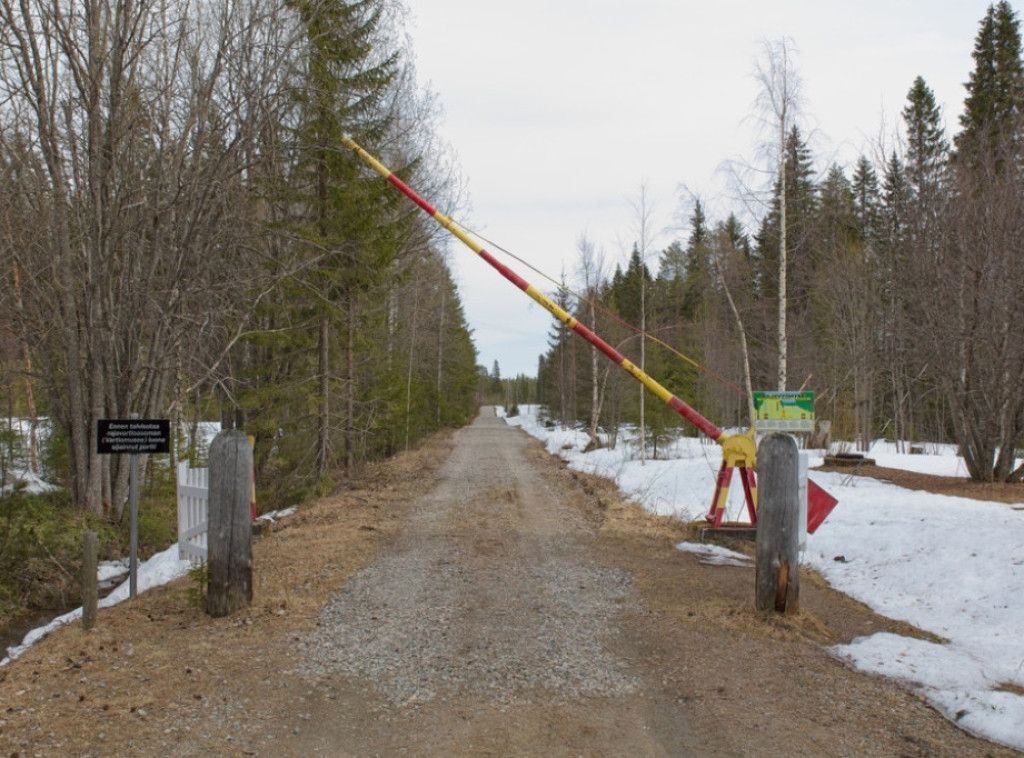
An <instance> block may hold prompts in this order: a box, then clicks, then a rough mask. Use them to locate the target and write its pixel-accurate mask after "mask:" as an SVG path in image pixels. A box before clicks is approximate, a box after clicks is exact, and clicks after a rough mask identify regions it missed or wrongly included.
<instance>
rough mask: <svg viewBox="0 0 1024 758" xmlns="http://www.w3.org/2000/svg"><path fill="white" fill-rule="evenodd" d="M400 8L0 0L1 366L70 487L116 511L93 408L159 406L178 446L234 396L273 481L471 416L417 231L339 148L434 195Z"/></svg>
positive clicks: (121, 475)
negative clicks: (347, 144)
mask: <svg viewBox="0 0 1024 758" xmlns="http://www.w3.org/2000/svg"><path fill="white" fill-rule="evenodd" d="M403 12H404V11H403V8H402V6H401V5H400V4H399V3H397V2H392V1H391V0H356V1H354V2H353V1H343V0H198V1H196V0H191V1H190V2H182V1H180V0H114V1H110V0H78V1H76V2H74V3H68V2H66V1H65V0H25V1H24V2H13V1H12V0H0V276H2V277H3V280H4V284H3V287H0V325H2V329H0V333H2V334H0V340H2V342H0V351H2V352H0V357H2V368H3V375H2V379H0V385H2V387H0V388H2V391H3V398H4V400H5V404H6V406H7V407H6V409H5V410H6V411H7V412H8V416H12V417H13V416H22V417H25V418H31V419H40V418H45V419H47V420H48V423H49V429H50V433H49V434H48V435H47V440H48V442H47V444H46V445H44V446H43V447H42V449H41V452H40V453H39V456H38V461H36V462H34V465H38V466H41V467H43V468H44V473H45V475H46V477H47V478H48V479H49V480H51V481H53V482H54V483H56V484H62V485H66V488H67V491H68V493H69V495H70V502H71V503H72V504H73V505H74V506H75V507H76V508H77V509H81V510H82V511H84V512H86V513H91V514H95V515H97V516H100V517H102V518H104V519H108V520H111V521H114V522H118V521H120V519H121V517H122V514H123V509H124V504H125V501H126V496H127V488H128V465H129V456H99V455H97V454H96V449H95V447H96V446H95V429H96V422H97V420H98V419H103V418H128V417H129V416H130V414H132V413H138V414H139V416H140V417H141V418H171V419H172V420H173V421H174V422H175V424H176V428H180V429H185V430H190V433H189V434H185V435H183V436H182V438H181V440H179V442H180V444H179V446H178V449H177V451H176V453H177V454H178V455H180V456H185V455H190V454H191V453H192V450H191V449H190V446H191V445H192V444H194V442H195V440H196V439H197V438H198V435H197V433H196V432H197V431H198V425H199V422H200V420H204V419H210V418H213V419H218V418H223V419H226V420H229V421H231V422H234V421H235V420H237V421H238V424H239V425H240V426H241V428H243V429H244V430H245V431H247V432H248V433H250V434H251V435H253V436H254V437H255V440H256V444H255V455H256V465H257V472H256V475H257V486H258V491H259V492H261V495H262V498H261V499H262V501H263V502H266V503H275V502H276V503H287V502H289V501H290V502H294V501H295V499H297V498H301V497H302V496H304V495H308V494H311V493H314V492H319V491H326V490H328V489H330V488H331V487H332V486H334V485H336V484H337V483H338V482H339V481H340V480H342V479H344V478H345V477H346V476H348V475H349V474H350V473H351V472H352V471H353V469H354V468H355V467H357V466H358V465H359V464H360V463H361V462H363V461H366V460H371V459H374V458H378V457H381V456H384V455H388V454H389V453H392V452H394V451H397V450H399V449H402V448H403V447H405V446H408V445H410V444H412V443H414V442H415V441H416V440H417V439H419V438H421V437H422V436H423V435H425V434H427V433H429V432H431V431H432V430H435V429H437V428H439V427H442V426H446V425H459V424H461V423H464V422H465V421H466V419H468V418H471V416H472V414H473V411H474V408H475V393H476V390H477V386H478V382H479V379H480V377H479V372H478V370H477V366H476V352H475V347H474V345H473V342H472V339H471V334H470V330H469V327H468V325H467V323H466V319H465V315H464V313H463V309H462V304H461V302H460V299H459V294H458V292H457V291H456V287H455V285H454V282H453V279H452V276H451V273H450V271H449V268H448V266H447V265H446V263H445V260H444V256H443V251H444V249H445V248H444V244H443V243H442V241H441V240H440V239H439V234H440V233H439V231H437V230H435V229H434V228H432V227H431V225H430V222H429V220H428V219H426V218H425V217H422V215H419V216H418V215H417V214H416V209H415V208H414V207H413V206H412V205H411V204H409V203H405V202H403V200H402V199H401V198H400V197H398V196H397V193H393V192H392V191H391V190H390V189H389V188H388V186H387V184H386V183H384V182H382V181H381V180H380V178H379V177H373V176H369V175H368V174H367V173H366V172H365V171H364V170H362V168H361V167H360V165H359V162H358V161H357V160H356V159H355V158H354V156H352V155H351V153H349V152H347V151H345V150H344V149H343V148H342V147H341V141H340V140H341V136H342V135H343V134H349V135H351V136H352V137H354V138H355V139H356V140H357V141H359V142H360V143H362V144H363V145H364V146H366V147H367V148H368V149H370V150H371V151H373V152H374V153H376V154H378V155H380V156H382V158H383V159H384V160H386V161H387V162H388V163H389V164H390V165H391V166H393V167H395V168H396V170H397V172H398V173H399V174H400V175H401V176H402V177H403V178H405V179H406V180H408V181H414V182H415V183H416V184H417V185H418V186H420V187H421V188H423V190H424V191H425V192H428V193H429V194H430V196H431V197H432V198H433V199H434V202H435V203H437V204H438V205H439V207H441V208H443V209H445V210H446V211H447V212H451V210H452V209H453V208H454V207H457V204H458V202H457V201H458V197H459V186H458V182H457V176H456V174H455V172H454V170H453V166H452V164H451V161H450V155H449V153H448V152H447V151H446V149H445V148H444V146H443V145H442V144H440V143H439V140H438V138H437V135H436V132H435V130H434V127H435V123H436V115H437V108H436V104H435V103H434V100H433V98H432V96H431V95H430V93H429V92H427V91H425V90H423V89H422V88H420V86H419V85H418V84H417V81H416V75H415V71H414V69H413V66H412V63H411V61H412V56H411V55H410V54H409V51H408V50H407V49H406V47H405V46H406V44H407V43H406V37H405V33H404V31H403V23H404V22H403V17H402V14H403ZM484 374H486V372H484ZM5 460H6V458H5Z"/></svg>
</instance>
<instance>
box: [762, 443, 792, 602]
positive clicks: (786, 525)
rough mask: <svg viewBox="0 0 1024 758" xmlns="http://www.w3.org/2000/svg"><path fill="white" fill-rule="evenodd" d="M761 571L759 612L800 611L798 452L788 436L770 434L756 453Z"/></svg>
mask: <svg viewBox="0 0 1024 758" xmlns="http://www.w3.org/2000/svg"><path fill="white" fill-rule="evenodd" d="M757 470H758V474H759V479H758V504H757V550H756V557H757V569H756V583H757V591H756V604H757V609H758V610H759V611H771V610H774V611H776V612H778V613H796V612H797V611H798V610H799V609H800V581H799V576H798V566H799V550H800V548H799V539H800V532H799V528H798V527H799V513H800V504H799V494H798V492H799V451H798V450H797V446H796V440H794V439H793V438H792V437H790V436H789V435H786V434H770V435H768V436H767V437H765V438H764V440H763V441H762V442H761V447H760V449H759V450H758V453H757Z"/></svg>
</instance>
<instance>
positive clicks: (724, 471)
mask: <svg viewBox="0 0 1024 758" xmlns="http://www.w3.org/2000/svg"><path fill="white" fill-rule="evenodd" d="M341 141H342V144H343V145H345V147H347V148H349V149H350V150H352V151H353V152H354V153H355V154H356V155H357V156H359V158H360V159H361V160H363V161H364V162H365V163H367V164H368V165H370V166H371V167H372V168H373V169H374V170H375V171H376V172H377V173H378V174H380V175H381V176H382V177H384V178H385V179H386V180H387V181H388V182H389V183H391V184H392V185H393V186H394V187H395V188H396V189H398V190H399V191H400V192H402V194H404V195H405V196H406V197H408V198H409V199H410V200H412V202H414V203H416V205H418V206H419V207H420V208H421V209H422V210H423V212H424V213H426V214H427V215H428V216H430V217H431V218H433V219H434V220H435V221H437V223H439V224H440V225H441V226H443V227H444V228H445V229H447V230H448V231H449V232H450V233H451V234H452V235H453V236H455V237H456V238H458V240H459V241H460V242H462V243H463V244H464V245H466V247H468V248H469V249H470V250H472V251H473V252H474V253H476V254H477V255H479V256H480V257H481V258H483V259H484V260H485V261H486V262H487V263H488V264H489V265H490V266H491V267H492V268H494V269H495V270H496V271H497V272H498V273H499V274H501V275H502V276H503V277H505V278H506V279H507V280H508V281H510V282H511V283H512V284H514V285H515V286H516V287H518V288H519V289H521V290H522V291H523V292H525V293H526V294H527V295H529V296H530V297H531V298H532V299H533V300H534V301H535V302H537V303H539V304H540V305H541V306H542V307H543V308H544V309H545V310H547V311H548V312H549V313H551V315H552V316H554V317H555V318H557V319H558V320H559V321H561V322H562V323H563V324H565V325H566V326H567V327H568V328H569V329H572V331H574V332H575V333H576V334H578V335H580V336H581V337H582V338H583V339H585V340H586V341H587V342H589V343H590V344H591V345H593V346H594V347H595V348H597V349H598V350H600V351H601V352H602V353H604V355H605V356H607V357H608V358H609V359H610V360H611V361H613V362H614V363H615V364H616V365H618V366H619V367H621V368H622V369H623V370H624V371H626V372H627V373H628V374H630V375H632V376H633V378H635V379H636V380H637V381H639V382H640V383H641V384H643V385H644V386H645V387H647V388H648V389H649V390H650V391H651V392H653V393H654V394H655V395H657V396H658V397H659V398H661V400H662V401H663V402H665V403H666V404H667V405H668V406H669V407H670V408H671V409H672V410H674V411H675V412H676V413H678V414H679V415H680V416H682V417H683V418H684V419H686V420H687V421H689V422H690V423H691V424H693V425H694V426H695V427H696V428H697V429H699V430H700V431H701V432H703V433H704V434H705V435H707V436H708V437H710V438H711V439H713V440H714V441H715V442H717V443H718V444H719V445H721V446H722V468H721V471H720V472H719V477H718V484H717V486H716V487H715V495H714V498H713V500H712V502H711V510H710V511H709V512H708V515H707V520H708V522H710V523H712V524H714V525H715V526H719V525H720V524H721V522H722V516H723V514H724V512H725V502H726V496H727V494H728V490H729V482H730V480H731V479H732V470H733V469H740V478H741V481H742V483H743V490H744V496H745V499H746V503H747V512H748V514H749V516H750V520H751V524H752V525H756V524H757V495H756V493H757V490H756V486H755V483H754V464H755V457H756V455H755V451H756V447H755V443H754V432H753V430H751V431H750V432H748V433H746V434H726V433H725V432H724V431H722V430H721V429H719V428H718V427H717V426H715V425H714V424H713V423H711V422H710V421H709V420H708V419H706V418H704V416H702V415H701V414H700V413H698V412H697V411H696V410H695V409H694V408H692V407H691V406H690V405H688V404H686V403H685V402H683V401H682V400H681V399H679V398H678V397H676V396H675V395H673V394H672V393H671V392H669V391H668V390H667V389H666V388H665V387H664V386H662V385H661V384H659V383H658V382H657V381H655V380H654V378H652V377H651V376H650V375H649V374H647V373H646V372H645V371H643V370H642V369H640V367H638V366H636V365H635V364H634V363H632V362H631V361H630V360H628V359H627V358H626V357H625V356H624V355H622V354H621V353H620V352H619V351H618V350H616V349H615V348H614V347H612V346H611V345H609V344H608V343H607V342H605V341H604V340H603V339H601V338H600V337H599V336H597V334H596V333H595V332H594V331H593V330H592V329H589V328H588V327H586V326H584V325H583V324H581V323H580V322H579V321H578V320H577V319H576V318H574V317H573V316H572V314H570V313H569V312H568V311H566V310H565V309H563V308H561V307H560V306H559V305H558V304H557V303H555V302H554V301H553V300H551V298H549V297H547V296H546V295H545V294H544V293H543V292H541V291H540V290H538V289H537V288H536V287H534V286H533V285H531V284H530V283H529V282H527V281H526V280H525V279H523V278H522V277H521V276H519V275H518V274H517V273H515V272H514V271H513V270H512V269H510V268H509V267H508V266H506V265H504V264H503V263H501V262H500V261H499V260H497V259H496V258H495V257H494V256H493V255H491V254H490V253H489V252H487V251H486V250H485V249H484V248H483V246H481V245H480V244H479V243H478V242H477V241H476V240H474V239H473V238H472V237H470V236H469V234H467V233H466V232H465V231H463V229H462V228H461V227H460V226H459V225H458V224H456V223H455V221H453V220H452V219H451V218H449V217H448V216H445V215H444V214H443V213H441V212H440V211H438V210H437V209H436V208H434V207H433V206H432V205H431V204H430V203H428V202H427V201H426V200H424V199H423V198H422V197H420V195H419V194H417V193H416V192H415V191H414V190H413V189H412V188H411V187H409V185H407V184H406V183H405V182H403V181H402V180H401V179H399V178H398V177H397V176H395V174H394V173H393V172H392V171H391V170H390V169H389V168H388V167H387V166H385V165H384V164H383V163H381V162H380V161H379V160H377V159H376V158H374V157H373V156H372V155H370V154H369V153H368V152H367V151H366V150H364V149H363V148H362V147H360V146H359V145H358V144H357V143H356V142H355V141H354V140H353V139H352V138H351V137H349V136H347V135H345V136H342V138H341ZM807 495H808V512H809V513H813V514H815V515H816V516H819V515H820V514H822V513H823V514H824V515H820V518H819V519H818V520H817V521H816V523H815V529H816V528H817V526H818V525H820V523H821V521H823V520H824V518H825V516H827V515H828V513H829V512H830V511H831V510H832V508H833V507H835V504H836V500H835V498H833V497H832V496H831V495H829V494H828V493H827V492H825V491H824V490H823V489H821V488H820V487H818V486H817V485H816V484H814V482H812V481H810V480H808V482H807ZM809 520H810V519H809ZM809 531H814V530H813V529H811V530H809Z"/></svg>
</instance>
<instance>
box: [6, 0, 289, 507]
mask: <svg viewBox="0 0 1024 758" xmlns="http://www.w3.org/2000/svg"><path fill="white" fill-rule="evenodd" d="M279 12H280V7H279V6H277V5H276V4H271V3H267V4H263V3H261V2H260V0H233V1H232V2H227V3H218V4H208V3H202V2H200V3H196V4H194V5H192V6H191V7H187V6H186V4H184V3H176V2H170V1H169V0H118V1H117V2H102V1H101V0H82V2H79V3H72V4H69V3H66V2H62V1H61V0H25V1H24V2H14V0H0V57H2V64H0V94H2V101H3V102H4V118H3V119H2V126H0V131H2V133H3V137H2V142H0V145H2V147H3V149H4V150H6V151H9V156H10V157H9V160H11V161H13V162H15V163H16V164H17V166H18V181H19V187H18V189H19V191H20V192H23V193H26V194H25V196H26V197H27V198H29V202H28V203H27V204H26V207H25V208H24V209H23V210H24V213H25V214H27V215H26V216H24V217H22V218H21V219H20V220H19V221H18V223H19V224H20V225H21V226H22V227H23V228H31V229H33V230H34V232H33V239H32V241H31V242H32V244H31V245H29V246H27V247H24V248H20V249H19V250H17V251H16V252H15V253H14V254H15V256H16V262H17V263H18V264H19V266H20V270H21V272H22V275H23V285H24V292H25V310H26V314H27V315H26V318H28V319H31V321H30V323H28V324H27V327H28V328H29V329H30V330H34V331H36V333H38V334H39V335H40V338H39V340H38V341H37V342H36V344H35V346H34V347H35V352H36V358H37V360H36V365H37V366H38V367H39V369H40V371H41V375H42V376H43V378H44V380H45V381H46V383H47V385H48V395H49V398H50V402H51V404H52V406H53V408H54V411H55V415H56V418H57V420H58V421H59V423H60V424H61V425H62V426H63V427H64V429H65V430H66V433H67V437H68V440H69V443H68V452H69V462H70V489H71V494H72V500H73V501H74V502H75V503H77V504H78V505H80V506H83V507H85V508H87V509H89V510H90V511H93V512H95V513H98V514H104V515H107V516H108V517H111V518H114V519H118V518H119V517H120V514H121V509H122V508H123V503H124V500H125V496H126V491H127V472H128V466H127V459H126V458H124V459H122V458H121V457H114V458H109V457H100V456H98V455H97V454H96V451H95V449H94V445H93V444H92V439H93V430H94V429H95V428H96V422H97V420H98V419H100V418H105V417H107V418H109V417H113V418H118V417H127V416H128V414H130V413H132V412H137V413H139V414H140V415H142V416H143V417H146V416H151V415H155V414H158V413H162V412H163V411H164V410H165V408H166V405H167V399H168V397H169V396H170V395H171V394H172V393H173V392H174V390H175V388H174V386H173V385H174V383H175V379H174V377H175V374H176V371H178V370H180V368H181V365H182V361H183V360H185V361H187V360H189V358H190V357H191V356H196V355H208V354H209V351H210V347H211V343H212V342H215V341H217V339H218V338H223V337H224V336H225V335H226V334H227V333H228V332H231V331H232V330H237V316H238V313H239V308H238V306H239V299H240V298H239V295H238V293H241V292H243V291H244V290H245V289H246V288H245V287H244V286H240V285H241V284H242V282H241V281H240V280H244V279H245V278H246V276H247V275H248V274H254V273H255V272H256V271H258V268H259V267H254V266H253V261H252V253H254V252H256V251H257V250H258V249H259V247H260V244H259V242H258V241H257V240H256V239H255V237H254V231H255V230H256V228H257V222H258V214H257V212H256V211H257V209H256V207H255V205H254V202H253V196H252V194H251V193H250V192H248V191H247V183H248V178H249V177H248V175H247V172H248V171H249V170H250V168H251V167H250V165H249V164H250V162H251V161H252V160H253V159H254V158H255V157H256V156H258V155H259V153H260V148H259V147H257V143H259V142H260V140H261V138H262V137H264V136H265V134H266V130H265V124H266V123H267V121H268V120H272V119H271V112H270V111H271V109H272V108H273V104H274V99H273V97H269V96H268V93H271V92H279V93H282V94H283V93H285V92H286V90H287V88H286V87H284V86H282V82H281V79H282V77H283V76H284V75H286V72H287V70H288V66H287V60H288V51H287V48H288V42H287V39H286V38H285V37H286V30H287V29H288V27H289V25H288V24H286V23H284V20H283V19H281V18H279V19H277V23H275V21H274V19H272V18H271V16H272V15H273V14H276V13H279ZM254 289H256V290H257V291H258V288H254ZM228 293H230V294H228ZM228 309H231V310H228ZM232 313H233V314H234V315H231V314H232ZM214 329H218V330H220V331H221V333H220V334H219V335H218V334H213V333H212V331H213V330H214ZM194 368H195V367H190V369H189V370H190V371H193V370H194Z"/></svg>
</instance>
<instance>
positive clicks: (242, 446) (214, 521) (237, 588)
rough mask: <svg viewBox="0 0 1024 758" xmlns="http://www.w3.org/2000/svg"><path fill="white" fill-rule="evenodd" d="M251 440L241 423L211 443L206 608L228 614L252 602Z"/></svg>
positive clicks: (213, 613) (217, 615)
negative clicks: (238, 427)
mask: <svg viewBox="0 0 1024 758" xmlns="http://www.w3.org/2000/svg"><path fill="white" fill-rule="evenodd" d="M251 492H252V444H251V443H250V442H249V438H248V437H247V436H246V434H245V432H243V431H241V430H240V429H231V430H228V431H223V432H221V433H220V434H218V435H217V436H216V437H214V439H213V442H212V443H211V444H210V504H209V514H210V515H209V527H208V532H207V551H208V556H207V567H208V569H209V585H208V587H207V593H206V612H207V613H209V614H210V615H211V616H214V617H219V616H227V615H229V614H231V613H234V612H235V611H237V610H239V609H240V608H246V607H248V606H249V605H250V604H251V603H252V513H251V504H250V493H251Z"/></svg>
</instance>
